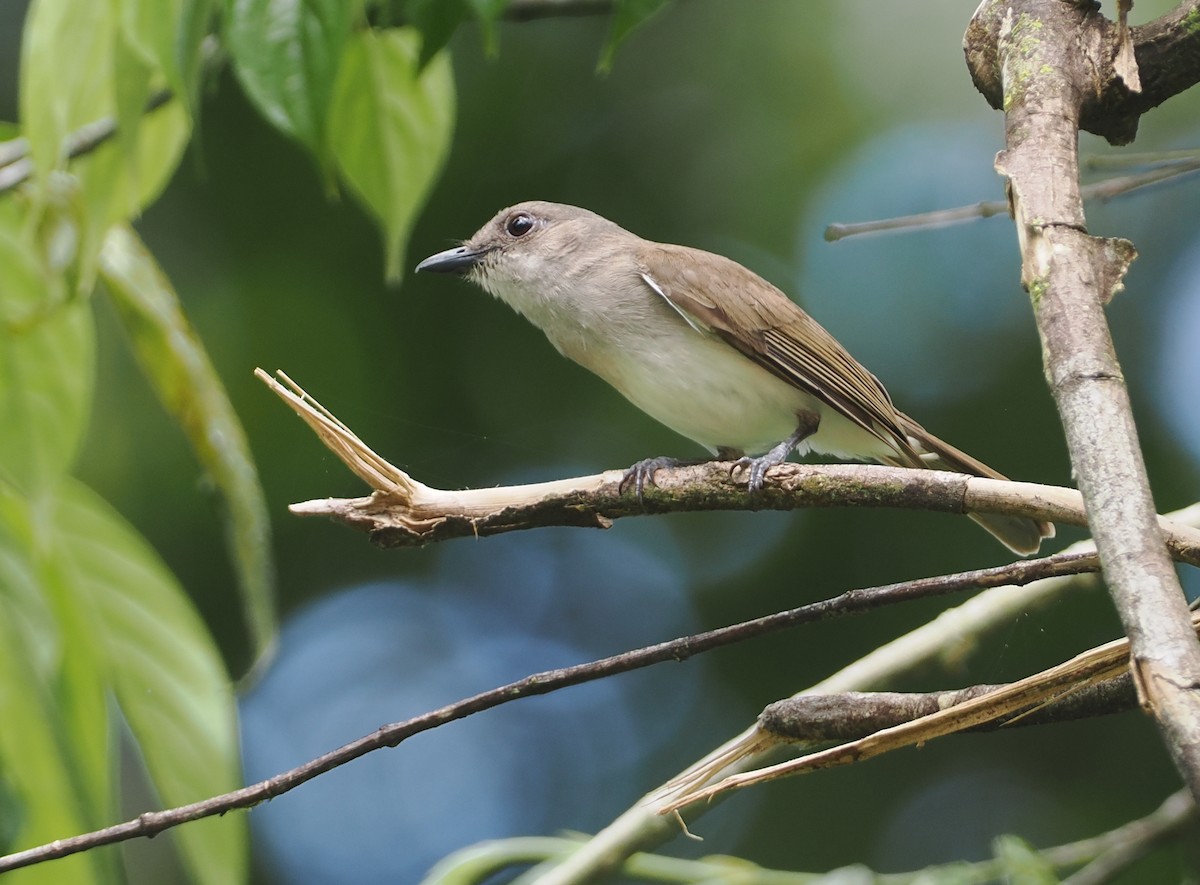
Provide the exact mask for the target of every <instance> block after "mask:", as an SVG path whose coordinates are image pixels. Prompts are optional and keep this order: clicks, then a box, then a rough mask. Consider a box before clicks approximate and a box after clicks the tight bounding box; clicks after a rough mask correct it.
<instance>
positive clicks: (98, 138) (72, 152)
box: [0, 89, 175, 193]
mask: <svg viewBox="0 0 1200 885" xmlns="http://www.w3.org/2000/svg"><path fill="white" fill-rule="evenodd" d="M174 97H175V95H174V93H173V92H171V90H170V89H160V90H159V91H158V92H155V93H154V94H153V95H151V96H150V97H149V98H148V99H146V106H145V108H143V111H142V112H143V113H144V114H151V113H153V112H154V111H156V110H158V109H159V108H161V107H162V106H163V105H165V104H166V103H167V102H169V101H170V100H171V99H172V98H174ZM116 134H117V120H116V118H115V117H102V118H101V119H99V120H93V121H92V122H91V123H88V124H86V125H85V126H81V127H80V128H79V129H77V130H75V131H74V132H72V133H71V135H70V136H68V138H67V144H66V154H67V159H68V160H74V159H76V158H77V157H82V156H83V155H84V154H89V153H91V152H92V151H94V150H95V149H96V148H98V147H100V145H102V144H104V143H105V142H106V141H108V140H110V139H111V138H113V136H115V135H116ZM28 155H29V140H28V139H25V138H14V139H13V140H12V141H8V142H4V143H3V144H0V193H3V192H5V191H9V190H12V189H13V188H15V187H17V186H18V185H19V184H22V183H23V182H25V181H26V180H28V178H29V176H30V175H32V174H33V163H31V162H30V160H29V156H28Z"/></svg>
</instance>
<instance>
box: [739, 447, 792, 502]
mask: <svg viewBox="0 0 1200 885" xmlns="http://www.w3.org/2000/svg"><path fill="white" fill-rule="evenodd" d="M795 447H796V443H795V442H794V440H792V439H786V440H784V441H783V442H781V443H780V444H779V445H777V446H775V448H773V449H771V451H769V452H767V453H766V454H765V455H759V456H758V457H757V458H751V457H750V456H748V455H743V456H742V457H740V458H738V459H737V460H736V461H734V462H733V466H732V467H730V468H729V475H730V476H733V474H735V473H736V472H737V471H738V470H745V471H747V473H748V474H749V476H748V478H747V481H746V487H747V489H748V490H749V492H750V494H754V493H755V492H757V491H758V490H759V489H761V488H762V487H763V480H764V479H766V476H767V471H768V470H770V469H771V468H772V467H775V466H776V465H779V464H782V463H783V462H784V461H786V460H787V459H788V455H790V454H791V453H792V449H794V448H795Z"/></svg>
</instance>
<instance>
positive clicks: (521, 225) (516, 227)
mask: <svg viewBox="0 0 1200 885" xmlns="http://www.w3.org/2000/svg"><path fill="white" fill-rule="evenodd" d="M504 230H505V231H507V232H508V235H509V236H510V237H523V236H525V234H527V233H529V232H530V231H531V230H533V216H531V215H526V214H525V213H524V212H518V213H516V214H515V215H510V216H509V218H508V221H506V222H504Z"/></svg>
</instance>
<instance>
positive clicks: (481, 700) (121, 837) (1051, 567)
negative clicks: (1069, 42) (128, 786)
mask: <svg viewBox="0 0 1200 885" xmlns="http://www.w3.org/2000/svg"><path fill="white" fill-rule="evenodd" d="M1098 567H1099V564H1098V560H1097V559H1096V557H1095V556H1094V555H1093V554H1089V553H1060V554H1057V555H1055V556H1047V557H1044V558H1041V559H1034V560H1028V561H1022V562H1015V563H1010V564H1009V565H1004V566H1000V567H997V568H990V569H979V570H976V571H971V572H962V573H959V574H953V575H943V576H941V577H935V578H922V579H919V580H916V581H904V582H902V583H898V584H889V585H886V586H882V587H871V588H866V589H861V590H850V591H847V592H845V593H842V594H840V595H839V596H835V597H832V598H830V599H826V600H823V601H820V602H814V603H810V604H808V605H803V606H800V607H799V608H795V609H791V610H789V611H784V612H777V613H775V614H772V615H767V616H766V617H762V618H755V619H753V620H750V621H744V622H742V623H740V624H734V625H731V626H728V627H721V628H719V629H716V630H710V631H708V632H705V633H698V634H695V635H693V636H684V637H681V638H679V639H672V640H670V641H667V642H661V643H658V644H657V645H652V646H647V647H645V648H640V649H637V650H635V651H629V652H624V653H622V654H618V655H613V656H611V657H608V658H603V659H602V660H598V661H592V662H589V663H586V664H579V665H576V666H573V667H563V668H559V669H556V670H547V671H544V672H542V673H536V674H534V675H532V676H527V677H525V678H524V679H521V680H518V681H517V682H512V683H509V684H508V685H504V686H501V687H499V688H494V689H491V690H490V691H485V692H482V693H481V694H477V695H475V696H473V697H470V698H466V699H464V700H461V701H458V702H456V703H453V704H449V705H447V706H445V707H442V708H440V709H438V710H433V711H431V712H428V713H425V714H423V715H421V716H417V717H415V718H413V719H408V720H406V721H404V722H397V723H393V724H391V725H385V726H383V727H381V728H379V729H378V730H376V731H375V732H374V733H372V734H369V735H366V736H364V737H362V738H359V739H358V740H356V741H353V742H351V743H348V744H346V745H344V746H342V747H340V748H338V749H336V750H334V751H332V752H330V753H326V754H324V755H322V756H319V757H317V758H316V759H313V760H310V761H309V762H306V763H304V764H303V765H300V766H297V767H296V768H293V769H290V770H288V771H285V772H283V773H281V774H277V775H275V776H274V777H272V778H269V779H268V780H264V781H260V782H259V783H257V784H252V785H251V786H248V787H244V788H243V789H240V790H235V791H233V792H231V793H225V794H223V795H220V796H213V797H211V798H209V799H204V800H202V801H200V802H194V803H192V804H190V805H183V806H179V807H177V808H171V809H167V810H165V811H154V812H147V813H145V814H142V815H139V816H138V817H137V818H135V819H133V820H130V821H126V822H125V823H121V824H117V825H115V826H111V827H106V828H104V829H102V830H97V831H95V832H92V833H85V834H82V835H79V836H73V837H70V838H66V839H59V840H57V841H55V842H52V843H49V844H47V845H41V846H38V847H36V848H29V849H26V850H24V851H18V852H15V853H13V854H9V855H6V856H4V857H0V873H3V872H6V871H8V870H15V869H19V868H21V867H27V866H31V865H33V864H37V863H42V862H44V861H48V860H54V859H56V858H60V857H67V856H68V855H71V854H77V853H79V852H81V851H86V850H89V849H91V848H96V847H99V846H101V845H112V844H115V843H117V842H124V841H128V840H129V839H135V838H139V837H145V838H150V837H153V836H155V835H157V834H158V833H161V832H162V831H163V830H167V829H170V828H172V827H176V826H179V825H180V824H183V823H187V822H188V821H193V820H200V819H202V818H205V817H212V816H213V815H218V814H224V813H225V812H227V811H232V810H234V809H238V808H249V807H251V806H254V805H257V804H258V803H259V802H263V801H265V800H267V799H272V798H274V797H276V796H280V795H282V794H284V793H287V792H289V791H291V790H293V789H295V788H296V787H298V786H300V785H301V784H303V783H306V782H307V781H310V780H312V779H313V778H315V777H318V776H319V775H321V774H324V773H325V772H327V771H330V770H332V769H334V768H337V767H338V766H341V765H345V764H346V763H347V762H351V761H353V760H354V759H357V758H359V757H360V756H364V755H366V754H367V753H370V752H372V751H374V750H378V749H382V748H384V747H395V746H397V745H399V744H400V743H401V742H403V741H404V740H406V739H407V738H410V737H412V736H413V735H415V734H419V733H421V732H423V731H428V730H430V729H433V728H437V727H438V726H440V725H445V724H446V723H447V722H453V721H454V720H457V719H463V718H465V717H467V716H471V715H473V714H475V713H480V712H483V711H484V710H489V709H491V708H493V707H498V706H500V705H502V704H507V703H510V702H511V701H515V700H519V699H521V698H527V697H535V696H537V695H543V694H548V693H550V692H552V691H557V690H559V689H562V688H567V687H569V686H573V685H581V684H583V683H585V682H592V681H594V680H597V679H602V678H604V677H607V676H614V675H617V674H619V673H628V672H630V671H633V670H639V669H642V668H644V667H648V666H651V665H653V664H660V663H664V662H667V661H677V662H678V661H684V660H687V659H688V658H690V657H692V656H693V655H697V654H701V653H703V652H706V651H711V650H713V649H715V648H720V647H722V646H725V645H730V644H732V643H735V642H742V641H745V640H747V639H752V638H755V637H759V636H765V635H767V634H769V633H773V632H776V631H779V630H783V629H787V628H789V627H795V626H799V625H801V624H807V623H814V622H817V621H822V620H827V619H829V618H834V617H843V616H846V615H851V614H861V613H864V612H867V611H871V610H873V609H876V608H880V607H882V606H885V605H891V604H894V603H897V602H903V601H908V600H913V599H921V598H927V597H933V596H942V595H946V594H948V593H955V592H958V591H961V590H969V589H979V588H984V587H1001V586H1012V585H1022V584H1027V583H1031V582H1035V581H1041V580H1045V579H1047V578H1051V577H1056V576H1063V575H1076V574H1082V573H1087V572H1089V571H1094V570H1096V569H1097V568H1098Z"/></svg>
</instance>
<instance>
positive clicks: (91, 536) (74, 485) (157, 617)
mask: <svg viewBox="0 0 1200 885" xmlns="http://www.w3.org/2000/svg"><path fill="white" fill-rule="evenodd" d="M53 531H54V533H53V547H54V549H53V555H54V556H55V558H56V560H57V562H58V563H60V568H61V575H62V577H61V579H62V583H63V586H65V587H69V588H71V592H72V593H73V594H74V597H75V604H76V606H77V607H78V608H79V609H80V610H81V611H83V612H87V613H88V614H89V616H90V617H91V618H92V624H91V630H92V631H93V633H94V640H93V642H94V643H95V645H96V647H97V648H98V649H99V650H100V651H99V656H100V658H101V667H102V672H103V673H104V674H105V676H106V678H107V679H108V681H109V683H110V685H111V687H112V691H113V693H114V694H115V696H116V700H117V703H118V705H119V706H120V708H121V712H122V713H123V714H124V716H125V720H126V721H127V722H128V724H129V728H130V730H131V732H132V733H133V736H134V739H135V740H136V742H137V745H138V747H139V749H140V750H141V754H142V758H143V761H144V762H145V765H146V770H147V772H148V773H149V775H150V779H151V781H152V782H153V784H154V787H155V789H156V790H157V791H158V794H159V796H160V798H161V799H162V801H163V803H164V804H166V805H181V804H184V803H187V802H193V801H196V800H198V799H202V798H204V797H206V796H211V795H214V794H217V793H222V792H226V791H228V790H232V789H236V788H237V786H238V785H239V783H240V775H239V765H238V746H237V731H236V720H235V707H234V699H233V692H232V687H231V684H230V682H229V679H228V677H227V676H226V674H225V671H224V668H223V666H222V664H221V659H220V655H219V654H218V652H217V649H216V648H215V646H214V644H213V640H212V638H211V637H210V636H209V634H208V632H207V630H206V629H205V627H204V624H203V623H202V622H201V621H200V618H199V616H198V615H197V614H196V611H195V609H194V608H193V607H192V605H191V603H190V601H189V600H188V599H187V597H186V596H185V595H184V593H183V590H182V588H181V587H180V586H179V584H178V583H177V582H176V580H175V578H174V576H173V575H171V573H170V572H169V571H168V570H167V569H166V567H165V566H164V565H163V564H162V562H161V561H160V560H159V559H158V557H157V555H156V554H155V553H154V551H153V550H152V549H151V548H150V547H149V545H148V544H147V543H146V542H145V541H144V540H143V539H142V538H141V536H140V535H138V534H137V533H136V532H134V531H133V529H131V528H130V527H129V526H128V525H127V524H126V523H125V522H124V521H123V520H122V519H121V517H120V516H118V515H117V514H116V513H115V512H114V511H113V510H112V509H111V508H110V507H109V506H108V505H107V504H106V503H105V502H104V501H103V500H101V499H100V498H99V497H98V496H97V495H96V494H95V493H94V492H92V491H91V490H90V489H88V488H87V487H86V486H84V485H83V484H81V483H78V482H76V481H73V480H66V481H64V483H63V485H62V486H61V489H60V495H59V498H58V502H57V507H56V508H55V512H54V518H53ZM173 835H174V838H175V840H176V844H177V845H178V847H179V848H180V850H181V852H182V854H183V858H184V863H185V866H186V867H187V868H188V870H189V872H190V873H191V875H192V877H193V878H194V879H195V880H196V881H197V882H201V883H213V885H217V883H229V882H238V881H242V880H244V879H245V875H246V818H245V817H244V816H243V815H227V816H225V817H221V818H208V819H206V820H201V821H196V822H194V823H190V824H188V825H187V826H185V827H180V828H179V829H178V830H175V831H174V833H173ZM60 881H61V880H60Z"/></svg>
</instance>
